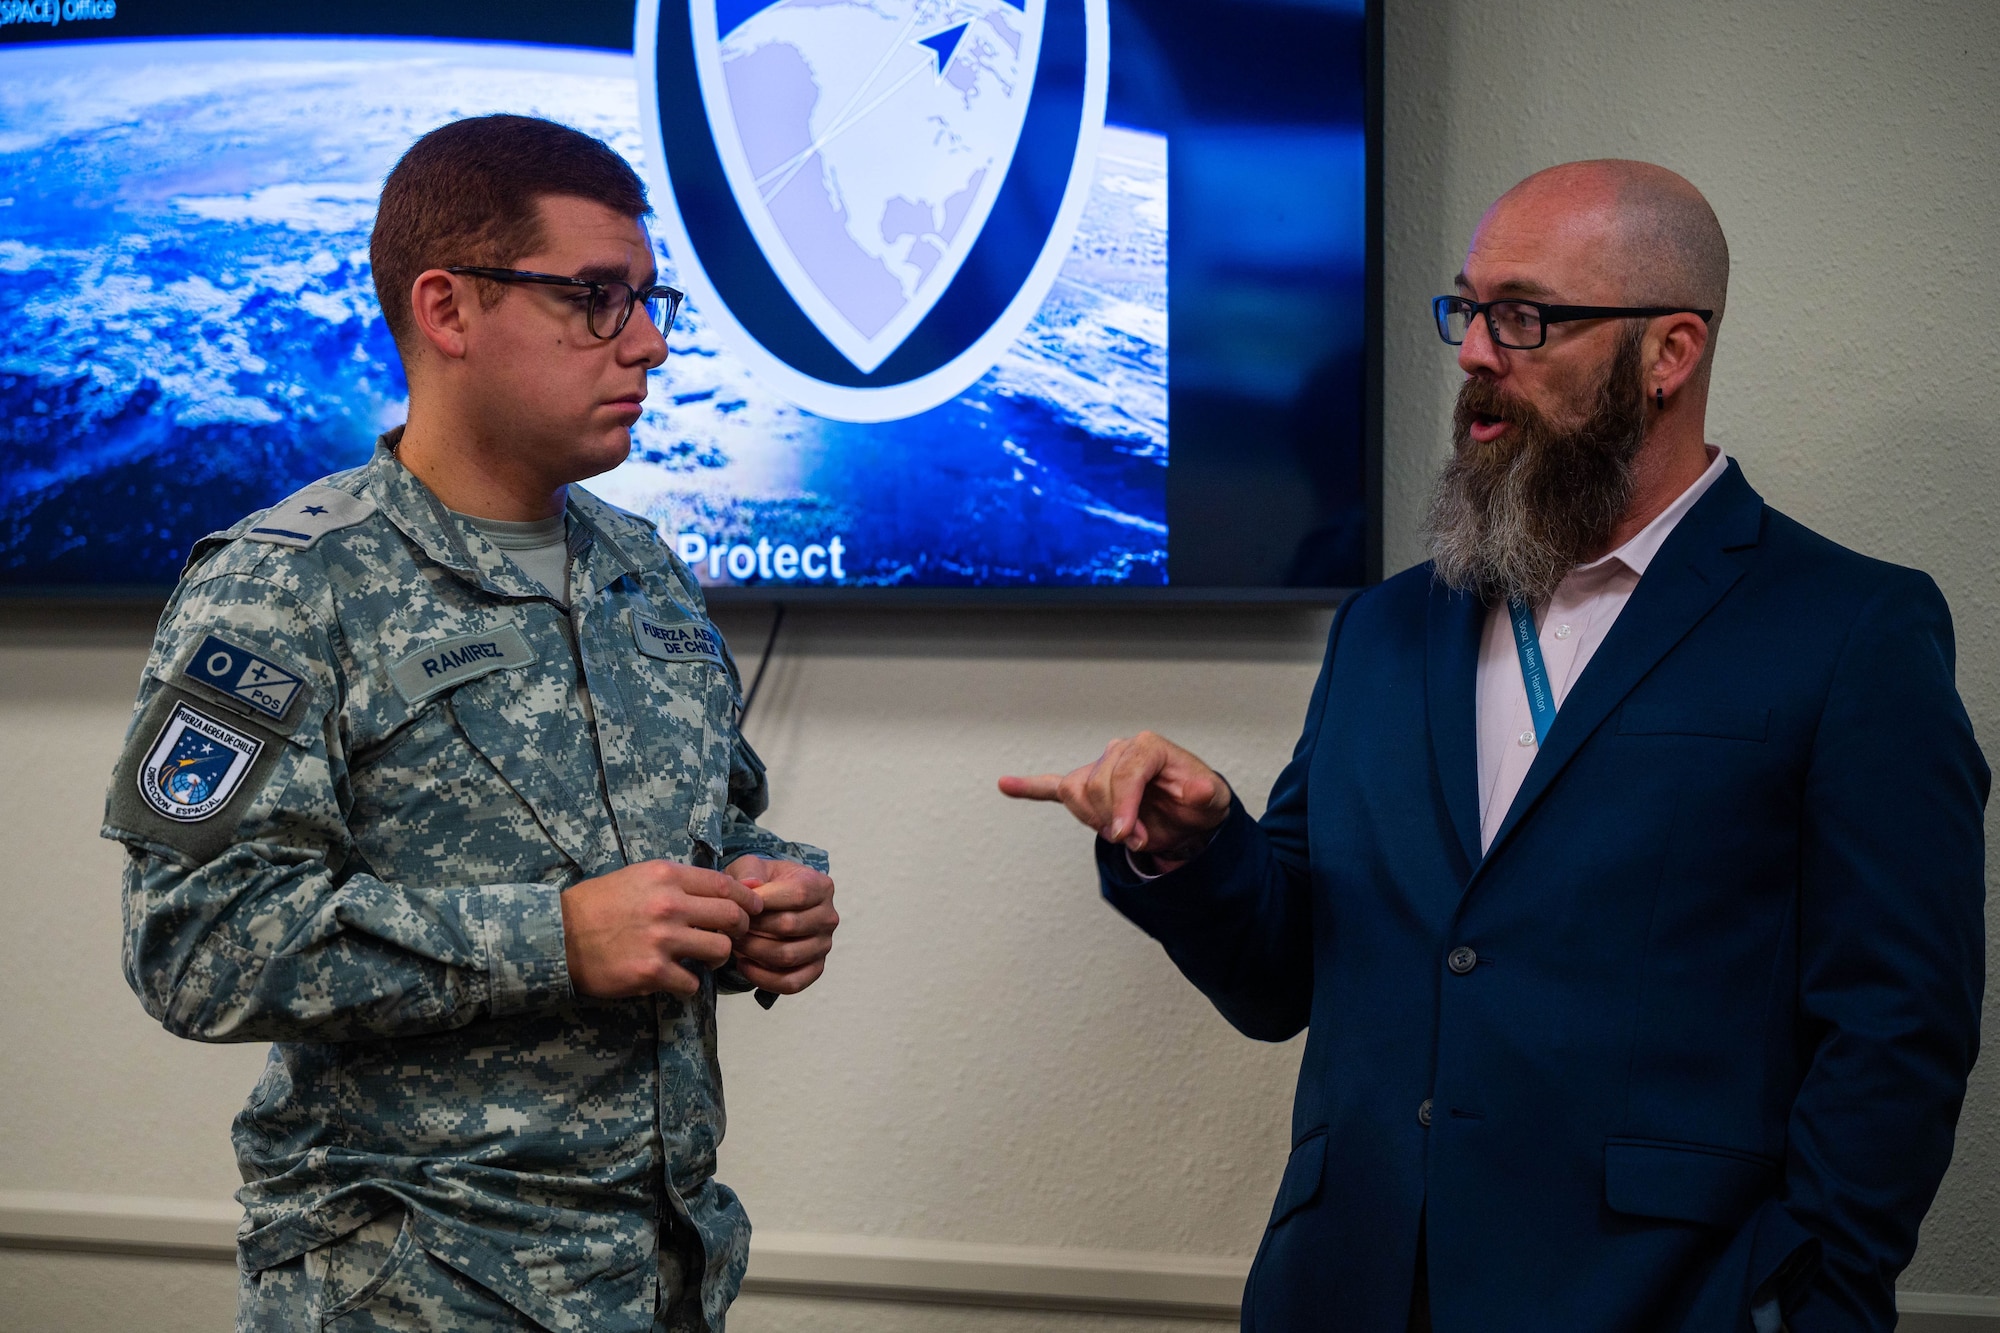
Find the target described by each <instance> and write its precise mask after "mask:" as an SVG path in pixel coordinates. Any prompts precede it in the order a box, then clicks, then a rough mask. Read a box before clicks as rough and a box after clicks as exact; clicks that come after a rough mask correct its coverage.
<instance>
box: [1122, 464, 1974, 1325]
mask: <svg viewBox="0 0 2000 1333" xmlns="http://www.w3.org/2000/svg"><path fill="white" fill-rule="evenodd" d="M1484 616H1485V611H1484V608H1483V607H1482V606H1481V605H1480V604H1479V603H1478V602H1477V601H1476V600H1475V599H1473V598H1470V597H1467V596H1464V595H1459V594H1453V593H1450V592H1448V591H1445V590H1444V589H1443V588H1442V587H1441V586H1439V585H1437V584H1435V583H1434V582H1433V580H1432V578H1431V575H1430V571H1429V569H1428V567H1420V568H1418V569H1413V570H1410V571H1408V572H1406V573H1404V574H1402V575H1399V576H1397V577H1396V578H1393V579H1390V580H1388V581H1387V582H1385V583H1383V584H1381V585H1379V586H1377V587H1374V588H1371V589H1368V590H1366V591H1364V592H1362V593H1359V594H1357V595H1356V596H1354V597H1353V598H1351V599H1349V600H1348V602H1347V603H1346V604H1345V605H1344V606H1343V607H1342V608H1341V611H1340V613H1339V614H1338V616H1337V617H1336V618H1335V620H1334V623H1333V628H1332V632H1331V634H1330V635H1329V640H1328V644H1327V654H1326V662H1325V665H1324V667H1323V668H1322V670H1321V672H1320V677H1319V683H1318V685H1317V687H1316V688H1315V690H1314V692H1313V696H1312V702H1311V706H1310V708H1309V710H1308V712H1307V715H1306V723H1305V733H1304V735H1303V736H1302V737H1301V738H1300V740H1299V744H1298V748H1297V750H1296V752H1295V753H1294V755H1293V757H1292V761H1291V763H1290V765H1289V766H1288V767H1287V768H1286V769H1285V771H1284V773H1283V775H1282V776H1281V777H1280V778H1279V779H1278V782H1277V785H1276V787H1275V788H1274V789H1273V790H1272V793H1271V799H1270V804H1269V808H1268V810H1267V812H1266V813H1265V815H1264V817H1263V818H1262V819H1261V820H1252V819H1251V818H1250V817H1249V815H1248V814H1247V813H1245V812H1244V810H1243V809H1242V807H1241V806H1240V805H1238V806H1236V807H1235V809H1233V810H1232V812H1231V814H1230V816H1229V819H1228V821H1227V822H1226V823H1225V824H1224V825H1223V826H1222V828H1221V829H1220V830H1219V832H1218V834H1217V837H1216V839H1215V841H1214V842H1213V843H1212V844H1210V846H1209V849H1208V850H1207V851H1206V852H1205V853H1203V855H1202V856H1201V857H1199V858H1198V859H1197V860H1195V861H1194V862H1192V863H1190V864H1189V865H1187V866H1185V867H1183V868H1182V869H1180V870H1178V871H1176V872H1175V873H1173V874H1171V875H1168V876H1166V877H1164V878H1162V879H1158V880H1154V881H1151V882H1143V883H1142V882H1140V881H1138V880H1137V878H1136V877H1135V876H1133V875H1132V874H1131V872H1130V870H1129V868H1128V867H1127V866H1126V864H1125V861H1124V857H1123V853H1122V852H1121V851H1119V850H1118V849H1116V848H1111V847H1108V846H1106V845H1105V844H1103V843H1100V844H1099V868H1100V872H1101V875H1102V878H1103V882H1104V891H1105V894H1106V896H1107V897H1108V898H1109V899H1110V901H1111V902H1112V903H1113V905H1115V906H1116V907H1117V908H1118V910H1120V911H1121V912H1123V913H1124V914H1125V915H1126V916H1128V917H1130V918H1131V919H1132V920H1133V921H1135V922H1137V923H1138V924H1139V925H1140V926H1141V927H1142V928H1144V929H1145V930H1146V931H1147V932H1148V933H1150V934H1151V935H1153V936H1154V937H1155V938H1157V939H1158V940H1160V941H1161V942H1162V943H1163V944H1164V945H1165V946H1166V949H1167V952H1168V953H1169V954H1170V955H1171V956H1172V958H1173V960H1174V962H1175V963H1176V964H1177V965H1178V966H1179V967H1180V968H1181V970H1182V971H1183V972H1184V973H1185V974H1186V975H1187V976H1188V977H1189V979H1190V980H1192V981H1193V982H1194V983H1195V985H1197V986H1199V987H1200V988H1201V989H1202V991H1203V992H1205V993H1206V994H1207V995H1208V997H1209V998H1210V999H1211V1000H1212V1001H1213V1002H1214V1003H1215V1005H1216V1007H1217V1008H1218V1009H1220V1010H1221V1011H1222V1013H1223V1015H1224V1016H1225V1017H1227V1018H1228V1019H1229V1021H1230V1022H1231V1023H1233V1024H1234V1025H1235V1026H1236V1027H1237V1028H1239V1029H1241V1030H1242V1031H1243V1032H1245V1033H1247V1034H1249V1035H1250V1036H1253V1037H1258V1038H1263V1039H1265V1040H1270V1041H1279V1040H1283V1039H1285V1038H1288V1037H1290V1036H1292V1035H1293V1034H1295V1033H1297V1032H1298V1031H1299V1030H1300V1029H1301V1028H1305V1029H1308V1037H1307V1041H1306V1048H1305V1055H1304V1059H1303V1062H1302V1064H1301V1067H1300V1070H1299V1083H1298V1094H1297V1099H1296V1102H1295V1104H1294V1111H1293V1129H1292V1138H1293V1147H1292V1152H1291V1158H1290V1161H1289V1163H1288V1164H1287V1166H1286V1168H1285V1174H1284V1182H1283V1184H1282V1185H1281V1187H1280V1188H1279V1192H1278V1199H1277V1203H1276V1206H1275V1207H1274V1208H1273V1210H1272V1214H1271V1222H1270V1227H1269V1230H1268V1231H1267V1232H1266V1234H1265V1237H1264V1241H1263V1245H1262V1248H1261V1250H1260V1251H1259V1253H1258V1257H1257V1262H1256V1265H1255V1267H1254V1269H1253V1270H1252V1273H1251V1277H1250V1282H1249V1285H1248V1287H1247V1288H1246V1290H1245V1293H1244V1315H1243V1323H1244V1327H1245V1328H1246V1329H1256V1330H1264V1331H1271V1330H1293V1329H1312V1330H1321V1329H1326V1330H1346V1329H1352V1330H1359V1331H1365V1333H1400V1331H1401V1330H1402V1329H1403V1328H1404V1326H1405V1321H1406V1319H1407V1317H1408V1312H1409V1307H1410V1296H1411V1290H1412V1275H1413V1272H1414V1269H1415V1264H1416V1258H1417V1255H1416V1246H1417V1244H1418V1235H1419V1225H1418V1224H1419V1219H1420V1218H1423V1219H1424V1220H1425V1227H1426V1230H1427V1251H1426V1253H1427V1257H1428V1264H1429V1272H1430V1292H1431V1304H1432V1318H1433V1324H1434V1327H1435V1328H1436V1329H1437V1330H1439V1333H1475V1331H1477V1333H1503V1331H1506V1330H1534V1331H1535V1333H1547V1331H1548V1330H1565V1331H1568V1330H1578V1331H1585V1330H1587V1331H1589V1333H1602V1331H1605V1330H1628V1329H1629V1330H1638V1329H1646V1330H1652V1329H1660V1330H1689V1331H1690V1333H1692V1331H1694V1330H1701V1331H1702V1333H1708V1331H1710V1330H1713V1331H1715V1333H1748V1330H1749V1329H1750V1327H1751V1324H1750V1316H1749V1310H1750V1307H1751V1305H1752V1303H1753V1299H1762V1298H1763V1295H1764V1294H1765V1293H1768V1292H1770V1291H1772V1290H1780V1291H1782V1292H1783V1294H1784V1307H1785V1311H1786V1314H1787V1316H1788V1319H1789V1322H1790V1325H1791V1328H1792V1329H1793V1330H1794V1331H1795V1333H1817V1331H1818V1330H1834V1329H1841V1330H1848V1329H1888V1328H1891V1327H1892V1326H1893V1324H1894V1319H1895V1315H1894V1291H1893V1288H1894V1280H1895V1276H1896V1274H1897V1273H1898V1272H1899V1271H1900V1270H1901V1269H1902V1268H1903V1266H1904V1265H1905V1264H1906V1263H1908V1261H1909V1258H1910V1255H1911V1253H1912V1251H1913V1249H1914V1248H1915V1244H1916V1235H1917V1225H1918V1223H1919V1222H1920V1221H1921V1220H1922V1218H1923V1216H1924V1212H1925V1210H1926V1209H1927V1208H1928V1206H1929V1204H1930V1201H1931V1198H1932V1195H1933V1194H1934V1193H1935V1192H1936V1189H1937V1186H1938V1182H1939V1180H1940V1178H1941V1177H1942V1176H1943V1174H1944V1169H1945V1166H1946V1163H1947V1162H1948V1161H1949V1159H1950V1156H1951V1147H1952V1134H1953V1128H1954V1126H1955V1124H1956V1122H1957V1119H1958V1110H1959V1104H1960V1101H1961V1100H1962V1098H1963V1096H1964V1091H1965V1080H1966V1075H1967V1073H1968V1071H1969V1070H1970V1069H1971V1067H1972V1062H1973V1057H1974V1054H1975V1052H1976V1050H1977V1046H1978V1016H1979V1004H1980V994H1981V989H1982V986H1983V981H1984V978H1983V972H1984V961H1985V948H1984V921H1983V902H1984V897H1985V885H1984V866H1983V862H1984V845H1983V830H1982V812H1983V809H1984V805H1985V800H1986V793H1987V787H1988V772H1987V768H1986V764H1985V762H1984V760H1983V759H1982V757H1981V755H1980V753H1979V749H1978V747H1977V745H1976V744H1975V742H1974V740H1973V735H1972V729H1971V725H1970V723H1969V722H1968V720H1967V718H1966V715H1965V711H1964V709H1963V707H1962V706H1961V704H1960V702H1959V698H1958V693H1957V690H1956V687H1955V686H1954V684H1953V676H1952V673H1953V660H1952V659H1953V645H1952V633H1951V621H1950V614H1949V612H1948V611H1947V610H1946V607H1945V603H1944V599H1943V597H1942V596H1941V595H1940V594H1939V592H1938V590H1937V587H1936V585H1935V584H1934V583H1932V582H1931V580H1930V579H1929V578H1928V577H1927V576H1925V575H1923V574H1921V573H1917V572H1915V571H1912V570H1907V569H1901V568H1897V567H1896V566H1893V565H1888V564H1884V563H1882V562H1879V561H1875V560H1870V559H1867V558H1864V557H1862V556H1859V555H1856V554H1854V553H1853V552H1850V551H1847V550H1845V549H1843V548H1841V547H1839V546H1836V545H1834V544H1833V543H1832V542H1829V541H1827V540H1825V539H1824V538H1821V537H1819V536H1817V535H1815V534H1814V533H1812V532H1810V531H1808V530H1807V529H1805V528H1804V527H1801V526H1800V525H1799V524H1797V523H1795V522H1793V521H1791V520H1790V519H1787V518H1785V517H1784V516H1783V515H1781V514H1779V513H1777V512H1775V511H1774V510H1771V509H1769V508H1767V507H1766V506H1765V505H1764V502H1763V500H1762V499H1761V498H1760V497H1759V496H1758V495H1757V494H1756V492H1755V491H1753V490H1751V488H1750V486H1749V483H1748V482H1746V481H1745V480H1744V478H1743V475H1742V472H1741V471H1740V470H1739V469H1738V468H1737V467H1736V466H1734V465H1733V464H1732V465H1731V466H1730V468H1729V470H1728V472H1727V473H1726V474H1725V475H1724V476H1723V477H1722V478H1720V479H1719V480H1718V481H1717V482H1716V483H1715V484H1714V485H1713V486H1712V487H1711V488H1710V490H1709V492H1708V493H1707V494H1706V495H1704V496H1703V497H1702V498H1701V500H1700V501H1699V502H1698V503H1697V504H1696V505H1695V506H1694V508H1693V509H1692V510H1690V511H1689V513H1688V514H1687V516H1686V517H1685V518H1684V519H1683V520H1682V521H1681V523H1680V524H1679V526H1678V527H1676V528H1675V529H1674V531H1673V533H1672V535H1671V536H1670V537H1669V538H1668V540H1667V542H1666V544H1665V546H1664V547H1663V548H1662V549H1661V551H1660V552H1659V554H1658V556H1657V557H1656V558H1655V559H1654V561H1653V562H1652V564H1651V565H1650V566H1649V568H1648V570H1647V572H1646V574H1645V577H1644V578H1642V579H1641V580H1640V581H1639V584H1638V587H1637V589H1636V590H1635V591H1634V592H1633V594H1632V598H1631V600H1630V602H1628V603H1627V605H1626V607H1625V609H1624V611H1623V612H1622V614H1621V615H1620V616H1619V618H1618V620H1617V622H1616V623H1615V624H1614V625H1613V626H1612V628H1611V630H1610V632H1609V633H1608V634H1607V636H1606V637H1605V639H1604V642H1603V644H1602V645H1601V647H1600V648H1599V649H1598V651H1597V654H1596V655H1595V656H1594V657H1593V658H1592V659H1591V661H1590V663H1589V665H1588V666H1587V667H1586V668H1585V670H1584V672H1583V674H1582V675H1581V676H1580V677H1579V678H1578V679H1577V681H1576V682H1575V684H1574V685H1573V687H1572V688H1571V691H1570V693H1569V696H1568V698H1567V699H1566V700H1565V701H1564V703H1563V706H1562V710H1561V712H1560V713H1559V714H1558V715H1557V717H1556V720H1555V723H1554V726H1553V728H1552V729H1551V731H1550V733H1549V736H1548V740H1547V743H1546V744H1545V745H1544V746H1543V748H1542V750H1541V752H1540V754H1538V755H1537V756H1536V758H1535V761H1534V764H1533V766H1532V767H1531V768H1530V770H1529V772H1528V774H1527V777H1526V780H1525V781H1524V782H1523V784H1522V787H1521V791H1520V794H1519V796H1518V797H1517V798H1516V800H1515V802H1514V805H1513V807H1512V809H1511V810H1510V812H1509V813H1508V815H1507V819H1506V823H1505V825H1504V826H1503V827H1502V828H1501V830H1500V832H1499V834H1498V836H1497V837H1496V838H1495V840H1494V842H1493V846H1492V848H1491V849H1490V850H1489V851H1487V852H1486V854H1485V855H1483V856H1482V855H1481V853H1480V847H1479V826H1480V825H1479V811H1478V800H1477V795H1476V789H1477V783H1478V779H1477V776H1476V773H1475V767H1476V763H1477V760H1476V741H1475V737H1474V730H1473V728H1474V702H1473V701H1474V687H1473V677H1474V669H1475V666H1476V663H1477V658H1478V652H1479V640H1480V634H1481V628H1482V625H1483V621H1484ZM1464 950H1470V951H1471V953H1469V954H1468V953H1465V952H1463V951H1464ZM1454 955H1456V957H1455V959H1454ZM1454 962H1456V963H1457V964H1458V966H1456V967H1454V965H1453V963H1454Z"/></svg>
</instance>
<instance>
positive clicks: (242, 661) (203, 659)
mask: <svg viewBox="0 0 2000 1333" xmlns="http://www.w3.org/2000/svg"><path fill="white" fill-rule="evenodd" d="M181 675H183V676H184V677H186V678H187V679H188V680H192V681H198V682H200V683H201V684H203V685H206V686H208V687H209V688H210V689H214V690H220V691H221V692H222V693H224V694H226V695H228V696H229V697H230V698H232V699H236V700H239V701H241V702H243V703H246V704H248V705H250V707H252V708H254V709H256V710H257V711H258V712H260V713H263V714H265V715H267V716H269V717H274V718H279V719H283V717H284V716H285V712H286V710H288V709H289V708H291V706H292V700H294V699H296V698H297V697H298V695H299V690H300V688H301V687H302V686H303V685H304V684H305V682H304V681H302V680H300V679H299V678H298V676H296V675H294V674H293V673H292V672H290V671H287V670H285V668H283V667H281V666H279V665H278V664H277V663H276V662H273V661H272V660H271V659H270V658H268V657H260V656H258V655H257V654H256V653H253V652H251V651H250V650H249V649H248V648H244V647H242V646H240V645H238V644H234V643H231V642H230V641H229V640H227V639H224V638H222V637H221V636H219V635H215V634H211V635H209V636H207V637H206V638H204V639H203V640H202V641H201V646H200V647H198V648H196V649H195V650H194V656H193V657H191V658H189V659H188V663H187V665H186V666H185V667H183V668H182V670H181Z"/></svg>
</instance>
